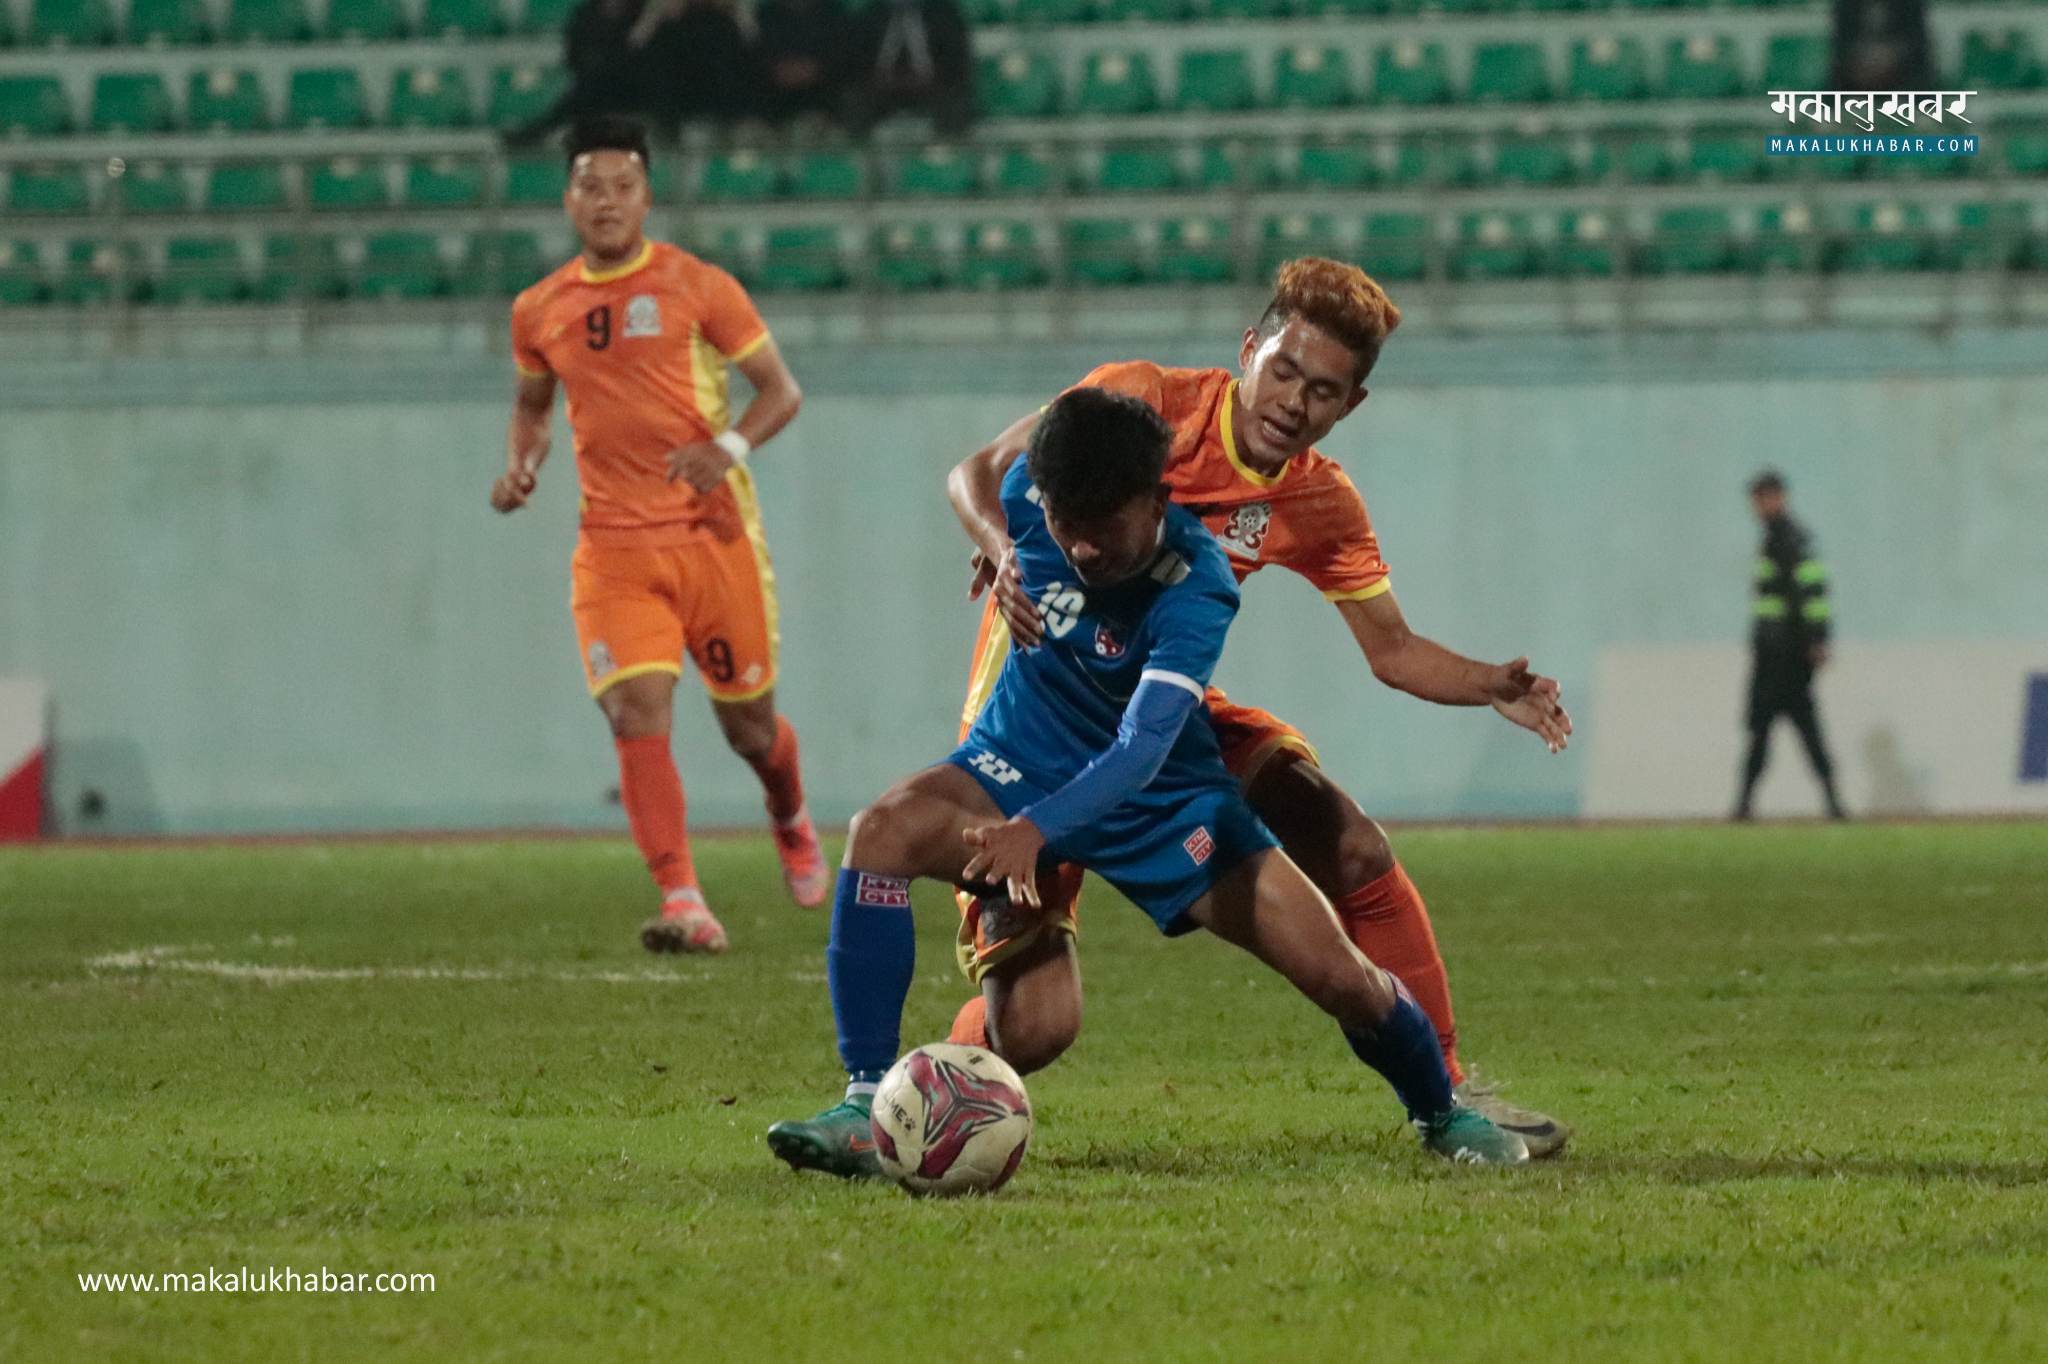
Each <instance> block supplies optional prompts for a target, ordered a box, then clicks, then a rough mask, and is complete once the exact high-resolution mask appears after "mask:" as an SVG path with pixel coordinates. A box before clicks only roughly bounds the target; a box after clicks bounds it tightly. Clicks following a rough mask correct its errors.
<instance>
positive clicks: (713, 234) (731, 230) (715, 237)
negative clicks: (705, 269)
mask: <svg viewBox="0 0 2048 1364" xmlns="http://www.w3.org/2000/svg"><path fill="white" fill-rule="evenodd" d="M688 249H689V251H690V252H691V254H692V255H695V256H696V257H697V258H698V259H699V260H706V261H710V262H711V263H712V264H713V265H715V266H717V267H718V268H719V269H721V270H723V271H725V272H726V273H728V274H730V275H731V276H732V277H733V278H734V279H736V280H738V281H739V282H740V283H741V284H743V285H745V286H746V287H747V288H749V289H751V288H753V287H754V284H755V281H756V278H757V276H758V271H757V269H756V266H757V265H758V264H759V261H760V255H761V252H760V249H759V242H758V241H757V240H756V237H755V234H754V233H753V231H752V230H751V229H748V228H743V227H721V228H718V229H716V230H715V231H709V232H705V231H700V232H698V233H697V234H696V235H695V237H694V239H693V240H691V241H690V242H689V245H688Z"/></svg>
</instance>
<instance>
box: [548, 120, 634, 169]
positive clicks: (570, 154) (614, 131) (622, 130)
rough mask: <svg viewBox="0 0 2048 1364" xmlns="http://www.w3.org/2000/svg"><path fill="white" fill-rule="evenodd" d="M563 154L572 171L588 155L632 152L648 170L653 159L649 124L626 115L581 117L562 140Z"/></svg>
mask: <svg viewBox="0 0 2048 1364" xmlns="http://www.w3.org/2000/svg"><path fill="white" fill-rule="evenodd" d="M562 152H563V155H564V156H566V157H567V158H568V164H569V169H570V170H572V171H573V170H575V169H576V158H577V157H579V156H582V155H583V154H584V153H585V152H632V153H633V154H634V155H635V156H637V157H639V158H640V164H641V165H642V166H645V167H646V168H647V169H648V170H649V171H652V170H653V169H654V158H653V157H651V156H649V155H648V153H647V125H646V124H644V123H642V122H640V120H638V119H635V118H627V117H626V116H625V115H623V114H594V115H592V116H591V117H589V118H579V119H577V120H576V122H575V123H574V124H573V125H572V126H571V127H570V129H569V132H568V135H567V136H565V137H564V138H563V139H562Z"/></svg>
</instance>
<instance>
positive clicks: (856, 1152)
mask: <svg viewBox="0 0 2048 1364" xmlns="http://www.w3.org/2000/svg"><path fill="white" fill-rule="evenodd" d="M871 1103H872V1101H871V1100H870V1099H868V1098H866V1097H865V1096H863V1097H860V1098H849V1099H846V1100H845V1101H844V1102H842V1103H837V1104H834V1105H833V1106H832V1107H830V1108H828V1109H826V1110H825V1111H824V1112H823V1113H820V1114H818V1116H817V1117H815V1118H805V1119H803V1120H801V1121H796V1122H779V1123H776V1124H775V1125H774V1126H773V1127H771V1128H769V1129H768V1149H769V1150H771V1151H773V1152H774V1153H775V1155H776V1158H777V1159H779V1160H784V1161H787V1162H788V1163H789V1168H790V1169H792V1170H822V1171H824V1172H825V1173H826V1174H828V1175H838V1176H839V1177H840V1178H841V1179H880V1178H881V1177H882V1161H881V1157H879V1156H877V1155H876V1154H875V1132H874V1123H873V1113H872V1111H871V1108H870V1105H871Z"/></svg>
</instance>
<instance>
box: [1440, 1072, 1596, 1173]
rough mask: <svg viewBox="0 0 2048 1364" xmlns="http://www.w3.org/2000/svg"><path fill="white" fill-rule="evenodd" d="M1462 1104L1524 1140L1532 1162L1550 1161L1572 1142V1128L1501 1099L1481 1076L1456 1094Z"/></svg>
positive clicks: (1464, 1085)
mask: <svg viewBox="0 0 2048 1364" xmlns="http://www.w3.org/2000/svg"><path fill="white" fill-rule="evenodd" d="M1453 1093H1454V1094H1455V1095H1456V1097H1457V1100H1458V1102H1459V1103H1461V1104H1463V1105H1464V1106H1465V1107H1467V1108H1469V1109H1471V1110H1472V1111H1473V1112H1475V1113H1477V1114H1479V1116H1481V1117H1482V1118H1485V1119H1487V1120H1488V1121H1489V1122H1491V1123H1492V1124H1493V1125H1494V1126H1495V1127H1504V1128H1506V1129H1507V1130H1508V1131H1510V1132H1513V1133H1514V1134H1515V1135H1516V1136H1518V1137H1520V1138H1521V1139H1522V1144H1523V1145H1525V1146H1527V1147H1528V1148H1529V1159H1531V1160H1548V1159H1549V1158H1550V1157H1552V1156H1554V1155H1556V1154H1557V1153H1558V1152H1559V1151H1562V1150H1563V1149H1564V1144H1565V1143H1566V1142H1568V1141H1570V1140H1571V1137H1572V1129H1571V1128H1569V1127H1566V1126H1565V1125H1564V1124H1563V1123H1561V1122H1559V1121H1558V1120H1557V1119H1556V1118H1553V1117H1551V1116H1550V1115H1549V1114H1548V1113H1538V1112H1537V1111H1536V1110H1535V1109H1533V1108H1523V1107H1521V1106H1519V1105H1517V1104H1511V1103H1509V1102H1508V1101H1507V1100H1506V1099H1503V1098H1501V1096H1500V1093H1499V1091H1498V1090H1497V1089H1496V1088H1495V1087H1494V1086H1493V1085H1490V1084H1488V1083H1487V1082H1486V1081H1484V1080H1482V1079H1480V1078H1479V1077H1478V1076H1477V1075H1470V1076H1468V1077H1467V1078H1466V1080H1465V1083H1464V1084H1462V1085H1459V1086H1458V1087H1457V1089H1456V1090H1454V1091H1453Z"/></svg>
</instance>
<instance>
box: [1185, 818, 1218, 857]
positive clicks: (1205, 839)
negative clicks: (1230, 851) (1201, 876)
mask: <svg viewBox="0 0 2048 1364" xmlns="http://www.w3.org/2000/svg"><path fill="white" fill-rule="evenodd" d="M1180 846H1181V851H1182V852H1185V853H1186V854H1187V855H1188V856H1189V857H1191V858H1193V859H1194V863H1195V865H1196V866H1198V867H1199V866H1201V865H1202V864H1203V863H1205V862H1207V861H1208V860H1209V858H1210V857H1211V856H1213V855H1214V854H1215V852H1216V840H1215V839H1213V838H1211V837H1210V836H1209V831H1208V829H1207V828H1204V827H1200V826H1197V828H1196V829H1195V831H1194V832H1193V833H1191V834H1189V835H1188V836H1187V840H1186V841H1185V842H1183V843H1182V844H1181V845H1180Z"/></svg>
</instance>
